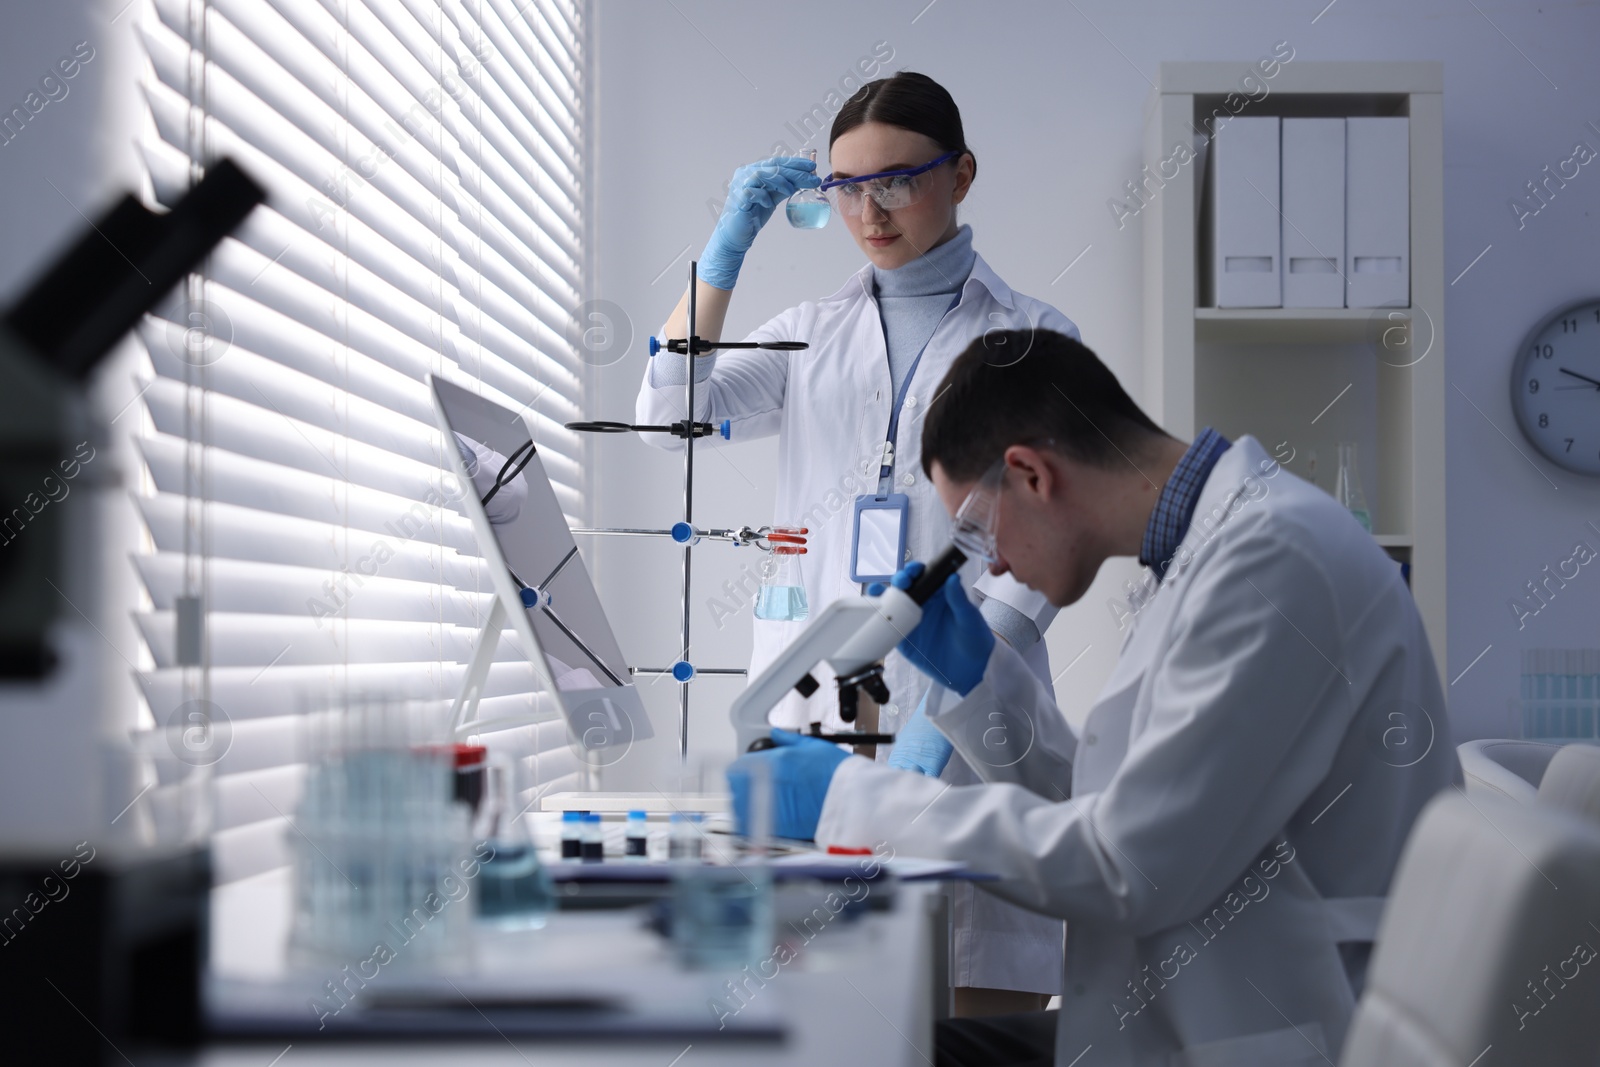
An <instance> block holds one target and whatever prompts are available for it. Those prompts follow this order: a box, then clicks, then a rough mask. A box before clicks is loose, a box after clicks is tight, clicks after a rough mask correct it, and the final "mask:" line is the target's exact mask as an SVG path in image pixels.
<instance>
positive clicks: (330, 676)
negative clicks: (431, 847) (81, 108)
mask: <svg viewBox="0 0 1600 1067" xmlns="http://www.w3.org/2000/svg"><path fill="white" fill-rule="evenodd" d="M582 14H583V13H582V5H581V0H515V2H513V0H370V2H363V0H147V6H146V8H145V10H144V12H143V19H142V21H141V26H140V30H141V35H142V38H143V41H144V44H145V48H146V52H147V55H148V60H149V62H148V67H147V70H146V73H145V76H144V77H143V79H142V83H141V90H142V92H143V95H144V98H145V100H146V102H147V104H148V113H149V122H148V123H147V130H146V132H145V134H144V135H143V136H142V137H141V141H140V145H139V148H140V151H141V154H142V156H143V159H144V161H145V164H146V168H147V172H148V176H149V180H150V187H151V191H152V192H153V195H154V196H155V198H156V199H157V200H159V201H161V202H163V203H166V204H171V203H173V202H174V201H176V199H177V198H178V197H180V196H181V195H182V194H183V192H184V191H185V190H186V189H187V188H188V187H189V185H190V184H191V183H192V180H193V178H194V177H196V176H197V175H198V174H199V173H201V171H202V169H203V167H204V165H205V162H206V161H207V160H211V159H215V158H218V157H220V156H224V155H226V156H231V157H232V158H233V159H235V160H236V161H237V162H238V163H239V164H240V165H241V166H242V167H244V168H245V169H246V170H247V171H248V172H249V173H250V174H251V175H252V176H253V177H254V178H255V179H256V180H257V181H258V182H260V183H261V184H262V185H263V186H265V187H266V188H267V190H268V194H269V196H268V202H267V205H265V206H263V207H262V208H259V209H257V211H256V212H255V213H254V214H253V215H252V216H251V217H250V219H249V220H248V221H247V222H246V223H245V224H244V225H242V226H241V227H240V228H239V229H238V230H237V231H236V232H235V234H234V235H233V237H231V238H230V239H229V240H227V241H225V242H224V243H223V244H222V245H221V246H220V247H219V248H218V249H217V251H216V252H215V253H214V254H213V256H212V257H211V258H210V260H209V261H208V263H207V265H206V269H205V270H204V271H203V272H202V273H201V274H199V275H196V276H194V277H192V278H191V279H190V281H189V283H188V286H187V289H186V290H184V291H180V292H179V293H178V294H176V295H175V296H174V298H173V299H172V300H171V301H170V302H169V306H167V307H166V308H165V309H164V310H163V311H162V312H161V314H159V315H157V316H152V317H150V318H148V319H147V320H146V322H145V323H144V325H143V327H142V328H141V339H142V341H143V343H144V347H145V349H146V351H147V352H148V356H149V364H148V368H147V369H148V375H149V378H148V383H147V384H145V383H141V384H144V392H143V394H142V396H143V406H144V409H145V410H144V414H145V416H146V420H145V425H144V428H143V431H142V433H141V437H140V442H139V444H140V449H141V452H142V458H143V461H144V466H145V475H146V477H145V478H144V479H143V484H142V486H141V488H140V495H139V499H138V505H139V509H140V512H141V514H142V516H143V519H144V522H145V524H146V526H147V528H148V533H149V539H148V550H147V551H146V552H145V553H144V554H142V555H140V556H139V557H138V558H137V559H136V560H135V565H136V567H137V569H138V572H139V575H140V577H141V578H142V580H143V584H144V587H145V589H146V591H147V592H148V603H147V604H146V605H145V606H144V608H143V610H141V612H140V614H139V616H138V625H139V628H140V631H141V634H142V636H143V639H144V642H145V645H146V649H147V653H148V655H147V659H146V662H147V664H148V669H146V670H143V671H142V672H141V676H140V683H141V688H142V691H143V695H144V697H145V699H146V701H147V703H148V710H149V713H150V716H151V722H152V725H153V727H155V728H157V729H158V730H159V728H161V727H164V726H167V725H168V724H169V723H171V722H172V721H173V719H172V717H173V716H174V715H177V714H179V713H180V712H181V711H182V709H185V708H193V707H195V706H196V705H195V704H193V703H192V702H194V701H204V702H207V703H206V705H204V706H206V707H208V708H209V710H210V714H211V715H212V716H213V717H214V718H215V720H216V724H217V725H216V726H215V727H214V729H213V731H212V738H211V739H210V741H209V748H207V749H205V750H204V751H203V752H201V753H198V754H196V755H195V756H194V757H193V761H195V762H202V761H209V760H213V759H215V760H216V762H215V765H214V767H213V774H214V775H215V778H214V782H213V788H214V807H213V812H214V821H213V830H214V834H213V845H214V857H215V863H216V866H217V877H218V880H219V881H226V880H230V879H232V878H236V877H242V876H244V875H247V874H251V873H255V872H256V871H260V870H265V869H269V868H271V867H274V866H277V865H279V864H281V863H283V862H286V858H287V853H286V851H285V848H284V833H285V828H284V825H283V821H282V819H283V816H284V815H286V814H287V813H289V812H291V811H292V810H293V807H294V805H295V803H296V801H297V799H298V792H299V785H300V781H301V778H302V775H303V764H301V763H300V762H298V761H300V760H301V759H303V753H302V752H301V751H300V749H299V745H298V744H297V737H296V723H297V721H298V719H299V715H300V713H301V712H303V711H307V710H313V709H315V708H318V707H322V706H327V705H328V704H329V703H331V702H333V701H337V700H338V699H339V698H340V697H341V696H342V695H344V694H354V693H370V692H375V691H381V692H387V693H405V694H408V695H410V696H414V697H417V698H421V699H428V700H436V701H440V702H441V703H444V704H447V703H448V702H449V701H450V700H451V699H453V697H454V696H455V694H456V692H457V690H458V689H459V687H460V685H461V684H462V682H463V680H464V676H465V664H466V662H467V661H468V659H469V658H470V656H471V652H472V649H473V647H474V645H475V642H476V640H477V637H478V629H479V627H480V625H481V624H482V622H483V620H484V619H485V618H486V617H487V614H488V610H489V606H490V597H491V595H492V593H491V589H492V586H491V584H490V580H489V576H488V575H487V574H485V573H483V572H482V570H481V560H480V559H479V557H478V555H477V551H476V547H475V541H474V538H473V534H472V529H471V526H470V524H469V523H468V522H467V521H466V519H465V518H464V517H462V516H461V515H459V514H458V513H457V512H456V511H455V510H454V509H453V507H452V506H451V504H450V500H449V498H448V496H447V495H446V494H447V490H448V489H449V488H451V487H452V482H451V479H450V478H449V476H448V475H447V474H446V472H447V470H448V469H449V468H448V457H447V455H446V453H445V452H444V451H443V450H444V448H445V447H447V445H446V442H445V439H444V438H443V436H442V435H441V434H440V433H439V432H438V431H437V429H436V428H435V423H434V418H433V409H432V402H431V399H430V396H429V391H428V387H427V384H426V382H427V376H428V375H429V374H434V375H438V376H440V377H443V378H446V379H449V380H452V381H455V382H457V383H458V384H461V385H463V386H465V387H466V388H469V389H473V390H477V391H480V392H481V393H482V394H483V395H485V396H487V397H489V398H491V399H494V400H496V401H498V402H499V403H501V404H504V405H506V406H508V407H510V408H512V409H514V410H518V411H521V412H522V413H523V414H524V415H526V416H527V417H528V421H529V422H530V423H531V425H532V426H533V428H534V439H535V441H536V443H537V444H538V446H539V448H540V455H541V458H542V459H543V460H544V464H545V467H546V469H547V471H548V472H549V474H550V476H551V478H552V480H553V481H554V482H555V489H556V493H557V497H558V499H559V500H560V501H561V503H562V505H563V507H564V508H565V509H566V511H567V512H568V518H569V521H573V522H577V521H579V519H580V518H581V517H582V515H583V507H584V503H583V493H582V488H583V486H582V474H581V471H582V469H583V467H582V464H581V459H582V455H581V443H580V441H579V439H578V437H577V435H575V434H572V433H571V432H569V431H567V430H566V429H564V428H563V424H564V423H565V422H567V421H569V420H572V419H574V418H576V417H578V415H579V402H580V400H581V387H582V375H581V371H582V369H583V368H582V363H581V361H580V360H579V359H578V358H577V354H576V350H575V348H574V346H573V344H572V343H571V341H569V339H568V324H569V323H571V322H573V321H574V319H575V316H576V314H577V310H578V304H579V302H580V300H581V299H582V293H583V290H584V278H585V266H584V253H583V243H584V242H583V225H584V217H585V203H584V186H585V178H584V171H585V164H586V156H585V153H586V151H587V142H586V136H585V66H584V65H585V60H584V49H585V32H584V28H583V24H582ZM195 620H201V621H203V625H201V626H197V625H195ZM535 687H536V682H535V680H534V674H533V671H532V668H531V667H530V666H529V664H528V663H527V662H526V660H525V658H523V652H522V650H521V647H520V643H519V642H518V640H517V638H516V636H515V634H514V632H512V631H506V632H505V633H504V634H503V635H502V641H501V644H500V649H499V652H498V659H497V661H496V664H495V666H494V668H493V670H492V673H491V677H490V680H489V684H488V686H487V687H486V689H485V695H484V699H483V701H482V704H481V708H480V715H481V718H483V719H490V718H496V719H498V718H501V717H502V716H517V715H523V716H525V717H530V718H531V717H533V716H534V711H535V702H534V698H533V694H534V690H535ZM485 740H487V741H488V742H489V743H490V744H492V745H496V746H498V747H502V748H505V749H507V750H509V751H512V752H513V753H514V754H516V755H518V756H520V757H522V759H523V762H524V766H526V767H527V768H528V770H529V773H528V774H527V775H525V780H526V783H527V784H528V786H529V788H528V790H527V792H526V794H525V796H526V798H527V799H529V800H531V799H532V797H533V796H534V795H536V794H537V793H538V792H543V791H547V790H549V789H553V788H562V787H563V786H564V785H567V784H568V783H570V782H571V781H573V780H575V772H576V766H577V763H576V759H575V757H574V756H573V755H572V753H571V752H570V751H569V750H568V748H567V746H566V731H565V726H564V725H563V724H562V723H561V722H560V721H556V720H544V721H539V722H535V723H533V724H532V725H528V726H524V727H520V728H516V729H510V730H505V731H502V732H501V733H499V734H496V735H492V736H490V737H488V738H485ZM219 753H221V756H220V759H217V755H218V754H219ZM152 803H154V804H156V805H159V804H160V803H161V798H160V790H159V789H158V790H157V791H156V794H155V795H154V796H153V797H152Z"/></svg>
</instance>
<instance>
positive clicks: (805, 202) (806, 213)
mask: <svg viewBox="0 0 1600 1067" xmlns="http://www.w3.org/2000/svg"><path fill="white" fill-rule="evenodd" d="M810 155H811V162H813V163H815V162H816V161H817V150H816V149H815V148H813V149H812V150H811V152H810ZM783 211H784V214H786V215H788V216H789V225H790V226H793V227H794V228H795V229H797V230H820V229H822V228H823V227H824V226H826V225H827V224H828V219H829V218H831V217H832V216H833V207H832V205H830V204H829V203H828V197H827V194H825V193H824V192H823V191H822V190H821V189H801V190H800V191H798V192H796V193H795V194H794V195H793V196H791V197H790V198H789V199H788V201H787V202H786V203H785V204H784V206H783Z"/></svg>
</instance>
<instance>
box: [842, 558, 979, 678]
mask: <svg viewBox="0 0 1600 1067" xmlns="http://www.w3.org/2000/svg"><path fill="white" fill-rule="evenodd" d="M926 569H927V568H926V566H925V565H924V564H923V563H922V561H921V560H913V561H912V562H910V563H907V564H906V565H905V566H904V567H901V568H900V571H899V573H898V574H896V575H895V576H894V577H893V578H892V579H891V580H890V582H891V584H892V585H893V586H894V587H895V588H896V589H910V588H911V583H912V582H914V581H916V580H917V577H918V576H919V575H921V574H922V572H923V571H924V570H926ZM867 592H868V593H869V594H870V595H872V596H878V595H880V594H881V593H882V592H883V583H881V582H874V583H873V584H872V585H870V586H868V587H867ZM993 651H994V631H993V630H991V629H989V624H988V622H986V621H985V620H984V617H983V613H982V612H980V611H979V610H978V606H977V605H976V604H974V603H973V602H972V600H971V599H970V598H969V597H968V596H967V591H966V590H965V589H963V588H962V586H961V576H960V575H959V574H952V575H951V576H950V577H949V578H948V579H946V580H945V583H944V588H942V589H940V590H939V592H937V593H935V594H934V595H933V596H932V597H930V598H929V600H928V602H927V603H926V604H924V605H922V621H921V622H920V623H918V624H917V628H916V629H914V630H912V631H911V632H910V633H909V634H907V635H906V637H905V640H903V641H901V642H900V654H901V655H902V656H904V657H905V658H906V659H908V660H910V661H911V663H912V665H913V666H915V667H916V668H917V669H918V670H920V671H921V672H922V673H923V674H926V675H927V676H928V677H929V678H932V679H933V680H934V681H936V682H938V683H939V684H940V685H942V686H944V687H945V688H946V689H949V690H951V691H953V692H956V693H960V694H961V695H962V696H966V695H967V694H968V693H970V692H972V691H973V689H975V688H977V685H978V683H979V682H981V681H983V670H984V668H985V667H987V666H988V665H989V653H991V652H993Z"/></svg>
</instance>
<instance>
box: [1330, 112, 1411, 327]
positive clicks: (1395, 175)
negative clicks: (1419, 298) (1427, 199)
mask: <svg viewBox="0 0 1600 1067" xmlns="http://www.w3.org/2000/svg"><path fill="white" fill-rule="evenodd" d="M1410 159H1411V135H1410V128H1409V120H1408V119H1405V118H1349V119H1346V120H1345V215H1346V223H1345V268H1344V277H1345V306H1347V307H1353V308H1374V307H1409V306H1410V304H1411V166H1410Z"/></svg>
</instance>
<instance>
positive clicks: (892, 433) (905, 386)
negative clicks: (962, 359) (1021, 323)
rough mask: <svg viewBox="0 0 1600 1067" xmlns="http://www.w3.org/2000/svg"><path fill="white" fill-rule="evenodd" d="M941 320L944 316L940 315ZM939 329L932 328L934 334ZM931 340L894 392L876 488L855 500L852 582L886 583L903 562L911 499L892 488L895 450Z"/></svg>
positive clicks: (955, 300) (953, 302)
mask: <svg viewBox="0 0 1600 1067" xmlns="http://www.w3.org/2000/svg"><path fill="white" fill-rule="evenodd" d="M960 300H961V294H960V293H959V292H958V293H957V294H956V295H955V297H954V298H953V299H952V300H951V301H950V306H949V307H947V308H945V312H944V313H945V315H948V314H949V313H950V312H951V310H952V309H954V308H955V306H956V304H958V303H959V302H960ZM939 321H940V322H941V323H942V322H943V321H944V315H941V316H940V317H939ZM938 332H939V328H938V326H937V325H936V326H935V327H934V333H938ZM932 343H933V337H932V336H931V335H930V336H929V338H928V340H927V341H925V342H924V343H923V345H922V348H921V349H920V350H919V351H918V352H917V357H916V358H915V359H914V360H912V361H911V366H910V367H908V368H906V376H905V380H904V381H902V382H901V383H900V388H899V389H898V390H897V391H896V393H895V397H894V403H893V406H892V407H891V408H890V411H889V432H888V434H887V436H886V438H885V440H884V443H883V458H882V459H881V461H880V465H879V468H878V491H877V493H876V494H873V495H863V496H858V497H856V500H855V528H854V530H853V531H852V534H851V545H850V580H851V581H854V582H861V583H869V582H886V581H888V580H889V579H890V578H892V577H894V573H895V572H896V571H898V570H899V569H900V567H901V566H902V565H903V564H904V562H905V558H906V542H907V540H908V536H909V529H908V527H909V525H910V511H911V498H910V497H908V496H906V495H905V494H904V493H896V492H893V491H892V490H893V489H894V463H895V450H896V448H897V447H898V442H899V437H900V414H901V412H902V410H903V409H904V408H905V403H906V397H907V396H909V395H910V393H911V383H912V381H913V379H915V378H916V375H917V368H918V367H919V366H921V365H922V356H923V353H925V352H927V350H928V345H930V344H932Z"/></svg>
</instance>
